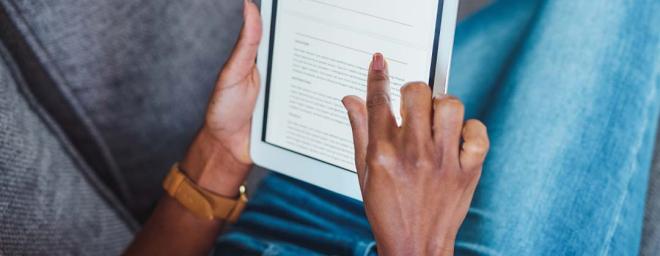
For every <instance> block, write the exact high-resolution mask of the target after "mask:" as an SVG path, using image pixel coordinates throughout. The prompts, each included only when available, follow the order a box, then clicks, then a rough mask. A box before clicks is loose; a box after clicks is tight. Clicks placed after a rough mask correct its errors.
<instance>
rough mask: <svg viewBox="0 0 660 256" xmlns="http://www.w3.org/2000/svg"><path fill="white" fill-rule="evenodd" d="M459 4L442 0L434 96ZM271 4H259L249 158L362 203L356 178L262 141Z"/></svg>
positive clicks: (440, 88) (446, 64) (444, 76)
mask: <svg viewBox="0 0 660 256" xmlns="http://www.w3.org/2000/svg"><path fill="white" fill-rule="evenodd" d="M458 2H459V0H444V1H443V5H442V17H441V21H440V32H439V40H438V47H437V50H436V63H435V76H434V77H435V78H434V81H433V86H434V89H433V92H434V95H439V94H443V93H446V90H447V82H448V80H449V68H450V64H451V54H452V49H453V43H454V30H455V28H456V18H457V14H458ZM272 4H273V1H272V0H262V1H261V16H262V20H263V28H264V29H263V31H264V33H263V38H262V40H261V45H260V46H259V53H258V56H259V57H258V58H257V67H258V68H259V70H260V71H261V88H260V92H259V97H258V98H257V105H256V108H255V112H254V116H253V119H252V134H251V145H250V155H251V157H252V160H253V161H254V163H255V164H257V165H259V166H262V167H264V168H267V169H270V170H273V171H276V172H279V173H282V174H285V175H287V176H290V177H293V178H296V179H299V180H302V181H305V182H308V183H311V184H314V185H317V186H319V187H322V188H325V189H328V190H331V191H334V192H337V193H339V194H343V195H345V196H348V197H351V198H354V199H357V200H360V201H361V200H362V195H361V193H360V187H359V184H358V180H357V174H356V173H354V172H350V171H347V170H345V169H342V168H339V167H336V166H334V165H331V164H328V163H324V162H322V161H320V160H316V159H313V158H311V157H308V156H304V155H301V154H298V153H294V152H292V151H289V150H286V149H283V148H281V147H278V146H275V145H272V144H269V143H267V142H265V141H263V140H262V138H263V134H264V131H263V129H264V121H265V119H264V114H265V106H264V104H265V96H266V95H265V94H266V83H267V81H266V80H267V79H266V77H267V72H268V63H269V60H268V56H269V51H270V39H271V33H274V32H272V31H271V30H272V29H273V28H272V27H271V20H272V16H271V15H272V10H273V6H272Z"/></svg>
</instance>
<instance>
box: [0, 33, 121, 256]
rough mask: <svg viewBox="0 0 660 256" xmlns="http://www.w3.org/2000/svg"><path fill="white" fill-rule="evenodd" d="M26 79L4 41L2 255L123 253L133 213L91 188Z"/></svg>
mask: <svg viewBox="0 0 660 256" xmlns="http://www.w3.org/2000/svg"><path fill="white" fill-rule="evenodd" d="M22 82H23V81H22V79H21V78H20V74H19V73H18V71H17V70H16V69H15V68H14V63H13V61H12V60H11V58H10V57H9V56H8V54H7V52H6V51H5V49H4V46H3V45H2V44H0V255H35V254H36V255H59V254H93V255H97V254H102V255H106V254H107V255H116V254H118V253H120V252H121V250H122V249H123V248H124V247H125V246H126V244H127V243H128V241H130V239H131V229H130V227H131V225H130V221H127V219H126V217H127V216H128V215H126V214H122V212H121V206H119V207H118V204H117V201H116V200H115V199H114V198H113V197H112V195H110V194H109V193H107V192H108V191H105V190H103V189H102V187H100V186H96V185H92V184H95V183H96V180H95V178H94V177H93V176H88V175H85V174H89V173H87V172H85V170H86V168H87V167H86V166H85V165H84V163H82V161H78V158H77V157H76V155H75V152H74V151H72V150H71V149H72V148H71V147H70V146H69V144H68V143H67V142H66V141H65V140H61V137H60V136H59V135H60V133H59V130H58V128H57V127H55V126H53V125H51V124H52V123H51V122H49V121H48V120H47V119H43V118H42V117H45V116H42V115H40V113H41V112H40V109H39V106H37V105H34V104H30V101H29V100H30V99H31V97H30V95H29V93H27V92H26V91H25V90H24V89H25V87H24V84H23V83H22ZM45 118H47V117H45ZM87 170H88V169H87ZM102 195H103V196H102Z"/></svg>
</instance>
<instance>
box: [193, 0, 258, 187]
mask: <svg viewBox="0 0 660 256" xmlns="http://www.w3.org/2000/svg"><path fill="white" fill-rule="evenodd" d="M243 17H244V19H245V23H244V24H243V28H242V30H241V34H240V36H239V39H238V42H237V43H236V46H235V48H234V51H233V53H232V54H231V57H230V58H229V60H228V61H227V63H226V64H225V66H224V67H223V69H222V70H221V71H220V75H219V76H218V80H217V82H216V85H215V89H214V91H213V93H212V96H211V100H210V102H209V105H208V108H207V112H206V119H205V123H204V126H203V127H202V129H201V130H200V132H199V133H198V135H197V138H196V139H195V142H193V144H192V145H191V147H190V149H189V152H188V155H187V156H186V158H185V159H184V160H183V161H182V163H181V166H182V168H183V169H184V170H186V171H187V172H188V175H189V176H191V178H193V180H196V181H197V182H198V185H200V186H202V187H205V188H207V189H211V190H215V191H216V192H218V193H222V191H225V190H226V191H237V188H238V186H240V184H241V183H242V182H243V179H244V178H245V177H246V176H247V173H248V171H249V169H250V165H251V164H252V160H251V159H250V153H249V145H250V128H251V121H252V112H253V111H254V107H255V104H256V99H257V96H258V94H259V83H260V79H259V72H258V70H257V67H256V63H255V60H256V56H257V50H258V48H259V42H260V40H261V34H262V25H261V16H260V14H259V8H258V7H257V5H256V4H254V3H253V2H252V1H249V0H244V11H243Z"/></svg>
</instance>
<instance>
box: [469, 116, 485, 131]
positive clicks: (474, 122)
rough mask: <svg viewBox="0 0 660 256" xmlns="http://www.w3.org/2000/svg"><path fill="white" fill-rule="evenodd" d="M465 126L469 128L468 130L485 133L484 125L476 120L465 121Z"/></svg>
mask: <svg viewBox="0 0 660 256" xmlns="http://www.w3.org/2000/svg"><path fill="white" fill-rule="evenodd" d="M465 126H466V127H469V128H470V129H474V130H477V131H481V132H483V133H484V134H485V133H486V131H487V128H486V125H485V124H484V123H482V122H481V121H479V120H476V119H470V120H467V122H465Z"/></svg>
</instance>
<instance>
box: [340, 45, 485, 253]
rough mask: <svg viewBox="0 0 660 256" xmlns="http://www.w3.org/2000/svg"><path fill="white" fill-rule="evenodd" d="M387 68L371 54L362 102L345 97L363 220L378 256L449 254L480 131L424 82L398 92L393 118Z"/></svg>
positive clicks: (480, 158) (473, 178) (477, 160)
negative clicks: (398, 103)
mask: <svg viewBox="0 0 660 256" xmlns="http://www.w3.org/2000/svg"><path fill="white" fill-rule="evenodd" d="M389 90H390V88H389V74H388V70H387V63H386V62H385V60H384V58H383V56H382V55H381V54H376V55H374V59H373V61H372V64H371V67H370V71H369V79H368V85H367V102H366V104H365V102H364V101H363V100H361V99H360V98H359V97H356V96H348V97H346V98H344V100H343V103H344V106H345V107H346V109H347V110H348V114H349V119H350V121H351V126H352V129H353V140H354V143H355V162H356V166H357V171H358V179H359V182H360V188H361V190H362V196H363V199H364V204H365V209H366V214H367V218H368V219H369V223H370V224H371V226H372V229H373V233H374V236H375V238H376V241H377V244H378V251H379V253H382V254H383V255H451V254H453V248H454V241H455V238H456V233H457V232H458V229H459V227H460V225H461V223H462V222H463V220H464V218H465V215H466V214H467V211H468V208H469V206H470V202H471V200H472V196H473V194H474V191H475V189H476V186H477V183H478V181H479V177H480V175H481V169H482V165H483V162H484V159H485V156H486V153H487V151H488V147H489V141H488V135H487V133H486V127H485V126H484V125H483V124H482V123H481V122H479V121H477V120H469V121H467V122H465V123H463V115H464V107H463V104H462V103H461V102H460V101H459V100H458V99H456V98H454V97H449V96H444V97H441V98H436V99H433V98H432V91H431V89H430V88H429V86H428V85H426V84H424V83H419V82H418V83H409V84H407V85H406V86H404V87H403V88H401V115H402V119H403V121H402V125H401V127H398V126H397V123H396V120H395V118H394V116H393V114H392V110H391V107H390V105H391V103H390V95H389Z"/></svg>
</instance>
